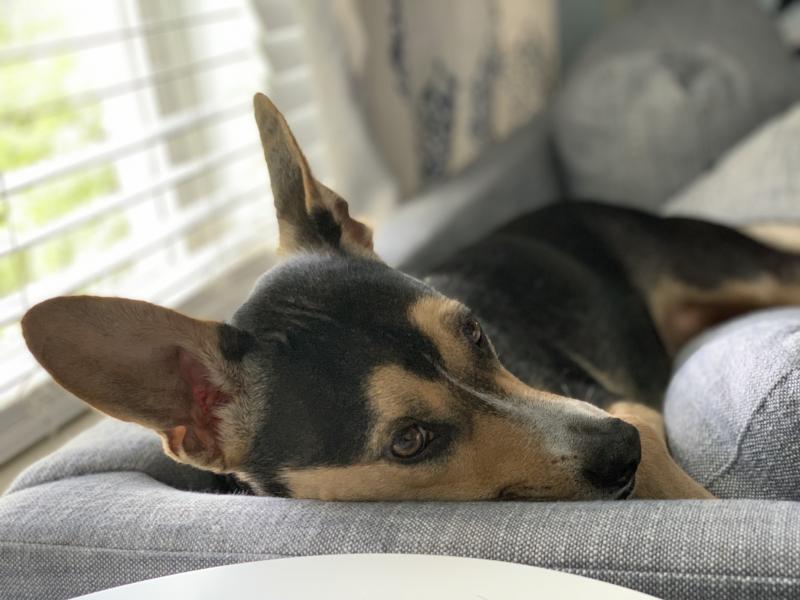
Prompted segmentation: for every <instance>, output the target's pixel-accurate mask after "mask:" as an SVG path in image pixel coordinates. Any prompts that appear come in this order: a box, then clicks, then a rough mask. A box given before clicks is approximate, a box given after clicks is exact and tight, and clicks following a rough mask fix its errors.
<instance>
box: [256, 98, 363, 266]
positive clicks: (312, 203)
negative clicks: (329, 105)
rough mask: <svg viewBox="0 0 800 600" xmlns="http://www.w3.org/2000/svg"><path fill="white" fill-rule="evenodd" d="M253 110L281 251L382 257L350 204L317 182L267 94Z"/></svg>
mask: <svg viewBox="0 0 800 600" xmlns="http://www.w3.org/2000/svg"><path fill="white" fill-rule="evenodd" d="M253 107H254V109H255V114H256V123H257V124H258V132H259V135H260V136H261V145H262V146H263V147H264V158H265V159H266V161H267V167H268V168H269V178H270V181H271V183H272V195H273V197H274V200H275V211H276V212H277V216H278V228H279V233H280V247H281V250H283V251H285V252H295V251H298V250H312V251H313V250H324V249H335V250H341V251H343V252H347V253H349V254H354V255H357V256H364V257H367V258H377V257H376V256H375V253H374V252H373V250H372V231H371V230H370V228H369V227H367V226H366V225H364V224H363V223H359V222H358V221H356V220H355V219H353V218H352V217H351V216H350V213H349V209H348V207H347V202H345V201H344V200H343V199H342V198H341V197H340V196H339V195H338V194H336V193H335V192H333V191H332V190H330V189H329V188H327V187H325V186H324V185H322V184H321V183H320V182H319V181H317V180H316V179H314V176H313V175H312V174H311V169H310V168H309V166H308V162H307V161H306V158H305V156H303V152H302V151H301V150H300V146H298V144H297V140H295V138H294V135H292V132H291V130H290V129H289V126H288V125H287V124H286V120H285V119H284V118H283V115H282V114H281V113H280V111H279V110H278V109H277V108H275V105H274V104H273V103H272V102H271V101H270V100H269V98H267V97H266V96H264V95H263V94H256V95H255V97H254V98H253Z"/></svg>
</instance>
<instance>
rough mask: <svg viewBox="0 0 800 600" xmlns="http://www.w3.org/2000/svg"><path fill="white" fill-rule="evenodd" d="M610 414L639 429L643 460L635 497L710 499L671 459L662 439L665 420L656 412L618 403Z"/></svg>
mask: <svg viewBox="0 0 800 600" xmlns="http://www.w3.org/2000/svg"><path fill="white" fill-rule="evenodd" d="M608 412H609V413H611V414H612V415H614V416H615V417H618V418H620V419H622V420H624V421H627V422H628V423H630V424H631V425H633V426H634V427H636V429H638V430H639V439H640V440H641V444H642V461H641V463H639V468H638V469H637V471H636V487H635V488H634V497H636V498H642V499H663V500H669V499H682V498H700V499H713V498H714V496H713V495H712V494H711V493H710V492H709V491H708V490H706V489H705V488H704V487H703V486H701V485H700V484H699V483H697V482H696V481H694V480H693V479H692V478H691V477H689V475H687V474H686V472H685V471H684V470H683V469H681V468H680V467H679V466H678V465H677V463H676V462H675V461H674V460H673V459H672V456H670V454H669V450H668V449H667V444H666V438H665V436H664V419H663V417H662V416H661V415H660V414H659V413H658V412H656V411H654V410H653V409H651V408H648V407H646V406H644V405H643V404H639V403H636V402H617V403H614V404H613V405H611V406H610V407H609V410H608Z"/></svg>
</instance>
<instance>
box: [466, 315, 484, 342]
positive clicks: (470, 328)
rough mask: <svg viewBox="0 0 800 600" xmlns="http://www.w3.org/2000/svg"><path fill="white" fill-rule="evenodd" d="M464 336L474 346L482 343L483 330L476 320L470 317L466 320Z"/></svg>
mask: <svg viewBox="0 0 800 600" xmlns="http://www.w3.org/2000/svg"><path fill="white" fill-rule="evenodd" d="M464 335H465V336H466V337H467V339H468V340H469V341H470V342H472V343H473V344H475V345H476V346H480V345H481V343H482V342H483V329H481V324H480V323H478V321H477V319H475V318H474V317H470V318H469V319H467V320H466V322H465V323H464Z"/></svg>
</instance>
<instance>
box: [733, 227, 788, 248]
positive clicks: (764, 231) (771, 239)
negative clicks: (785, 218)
mask: <svg viewBox="0 0 800 600" xmlns="http://www.w3.org/2000/svg"><path fill="white" fill-rule="evenodd" d="M742 231H743V233H745V234H747V235H749V236H750V237H752V238H753V239H756V240H758V241H759V242H761V243H762V244H766V245H767V246H772V247H773V248H777V249H778V250H783V251H784V252H796V253H800V225H786V224H777V223H769V224H761V225H752V226H750V227H745V228H744V229H743V230H742Z"/></svg>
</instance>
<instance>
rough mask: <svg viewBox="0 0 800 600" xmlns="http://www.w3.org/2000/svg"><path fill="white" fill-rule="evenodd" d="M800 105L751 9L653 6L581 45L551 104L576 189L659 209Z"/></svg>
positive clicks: (793, 81) (712, 2)
mask: <svg viewBox="0 0 800 600" xmlns="http://www.w3.org/2000/svg"><path fill="white" fill-rule="evenodd" d="M799 97H800V70H798V65H797V64H796V61H792V59H791V57H790V53H789V50H788V48H786V47H784V46H783V45H782V43H781V41H780V39H779V38H778V36H777V34H776V31H775V28H774V26H773V24H772V22H771V21H770V19H769V18H768V16H767V15H766V14H765V13H763V12H762V11H761V10H760V9H759V8H758V7H757V5H756V2H753V1H752V0H703V1H701V2H698V1H697V0H670V1H669V2H664V1H663V0H648V1H646V2H644V3H643V5H642V8H641V9H640V10H638V11H637V12H635V13H633V14H631V15H629V16H627V17H625V18H624V19H622V20H621V21H620V23H619V24H618V25H615V26H612V27H610V28H608V29H607V30H606V31H604V32H603V33H601V34H600V36H599V37H598V38H597V39H596V40H594V41H593V42H591V43H590V44H589V45H588V46H587V47H586V49H585V50H584V52H583V56H582V59H581V60H579V61H578V63H577V65H576V66H575V68H574V69H573V70H572V71H571V72H570V73H569V74H568V76H567V79H566V82H565V84H564V87H563V88H562V90H561V92H560V93H559V94H558V95H557V97H556V101H555V110H556V112H555V114H556V126H555V135H556V141H557V147H558V150H559V155H560V156H561V158H562V160H563V163H564V169H565V171H566V174H567V183H568V186H569V190H570V192H571V194H572V195H573V196H577V197H582V198H590V199H596V200H607V201H612V202H620V203H623V204H626V205H629V206H636V207H639V208H651V209H653V208H657V207H658V206H660V205H661V204H662V203H663V202H664V201H665V200H667V199H668V198H669V197H670V196H671V195H672V194H674V193H675V192H677V191H678V190H679V189H681V188H682V187H683V186H685V185H687V184H688V183H690V182H691V180H692V179H694V178H695V177H696V176H697V175H699V174H700V173H701V172H702V171H704V170H705V169H707V168H708V167H709V165H711V164H712V163H713V161H714V160H716V159H717V158H718V157H719V156H720V155H721V154H722V153H723V152H724V151H725V150H726V149H727V148H728V147H730V146H731V145H732V144H733V143H734V142H736V141H737V140H738V139H740V138H741V137H742V136H744V135H745V134H747V133H748V132H749V131H751V130H752V129H753V128H755V127H757V126H758V125H760V124H761V123H762V122H763V121H764V120H765V119H767V118H769V117H771V116H772V115H774V114H776V113H778V112H780V111H781V110H783V109H785V108H786V107H787V106H788V105H789V104H791V103H792V102H793V101H795V100H797V99H798V98H799ZM623 165H624V166H623Z"/></svg>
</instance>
